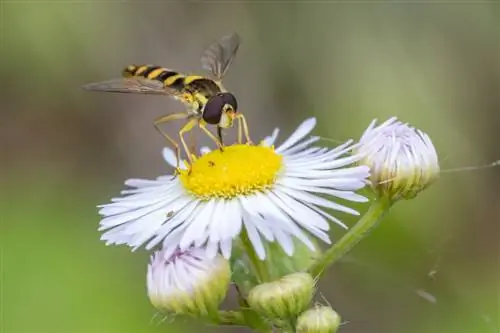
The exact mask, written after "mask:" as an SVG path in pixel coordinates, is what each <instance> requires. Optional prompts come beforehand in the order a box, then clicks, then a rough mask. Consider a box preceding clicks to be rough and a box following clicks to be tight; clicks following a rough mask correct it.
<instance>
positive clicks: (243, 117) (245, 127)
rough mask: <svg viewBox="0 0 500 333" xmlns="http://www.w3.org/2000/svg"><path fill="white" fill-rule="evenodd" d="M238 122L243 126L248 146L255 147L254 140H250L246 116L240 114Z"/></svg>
mask: <svg viewBox="0 0 500 333" xmlns="http://www.w3.org/2000/svg"><path fill="white" fill-rule="evenodd" d="M237 118H238V121H239V122H240V123H241V124H242V125H243V131H244V133H245V139H246V140H247V144H249V145H253V141H252V139H250V133H249V131H248V125H247V120H246V119H245V116H244V115H243V114H241V113H240V114H238V116H237Z"/></svg>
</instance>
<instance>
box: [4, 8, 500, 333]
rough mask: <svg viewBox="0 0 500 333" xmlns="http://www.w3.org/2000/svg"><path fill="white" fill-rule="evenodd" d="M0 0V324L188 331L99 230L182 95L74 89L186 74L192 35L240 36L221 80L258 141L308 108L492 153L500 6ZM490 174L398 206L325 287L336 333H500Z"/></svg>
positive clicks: (27, 328) (449, 162) (154, 157)
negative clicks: (158, 122) (157, 71)
mask: <svg viewBox="0 0 500 333" xmlns="http://www.w3.org/2000/svg"><path fill="white" fill-rule="evenodd" d="M0 6H1V7H0V8H1V17H0V20H1V28H2V31H1V38H2V39H1V45H0V47H1V56H2V57H1V64H0V74H1V76H0V78H1V79H0V80H1V90H0V101H1V104H0V105H1V112H0V136H1V140H2V144H3V148H4V149H3V151H4V154H2V158H1V167H2V170H1V180H0V182H1V195H2V197H1V201H0V204H1V207H0V208H1V210H0V211H1V216H0V217H1V223H2V229H1V260H2V262H1V267H0V269H1V281H0V282H1V289H0V292H1V298H0V301H1V303H0V314H1V315H0V321H1V323H0V331H1V332H8V333H31V332H33V333H35V332H50V333H58V332H71V333H73V332H79V333H80V332H81V333H83V332H85V333H87V332H92V333H94V332H95V333H97V332H99V333H100V332H141V333H145V332H182V331H185V332H189V331H192V330H194V328H193V326H186V325H191V324H189V323H181V324H182V325H177V324H176V325H175V326H174V325H173V324H171V323H169V322H168V321H167V322H161V321H162V317H161V316H158V315H155V314H156V312H155V310H154V309H153V307H152V306H151V305H150V304H149V302H148V299H147V296H146V293H145V269H146V264H147V261H148V253H146V251H143V250H141V251H138V252H136V253H130V250H129V249H128V248H126V247H116V246H113V247H106V246H105V245H104V244H103V242H101V241H99V237H100V234H99V233H98V232H97V225H98V222H99V216H98V215H97V209H96V208H95V206H96V205H98V204H101V203H106V202H108V200H109V199H110V197H112V196H115V195H117V194H118V191H119V190H120V189H121V188H122V184H123V181H124V180H125V179H127V178H136V177H156V176H157V175H160V174H163V173H167V172H170V170H169V169H168V168H167V167H166V165H165V163H163V161H162V158H161V154H160V152H161V149H162V147H163V146H164V145H165V142H164V140H163V139H162V137H161V136H159V135H158V134H157V133H156V132H155V131H154V130H153V127H152V125H151V122H152V120H153V119H154V118H156V117H158V116H160V115H162V114H164V113H165V112H172V111H178V110H179V108H180V107H182V106H181V105H179V104H177V103H176V102H171V101H169V100H166V99H165V98H162V97H151V96H137V95H135V96H133V95H121V94H116V95H115V94H99V93H90V92H85V91H82V89H81V88H80V87H81V85H82V84H85V83H88V82H91V81H100V80H105V79H110V78H113V77H118V76H119V75H120V73H121V70H122V68H123V67H124V66H126V65H128V64H130V63H157V64H159V65H163V66H166V67H170V68H174V69H178V70H182V71H187V72H194V73H197V72H198V71H199V69H200V64H199V56H200V54H201V51H202V49H203V48H204V47H205V46H207V45H208V43H210V42H211V41H212V40H214V39H215V38H218V37H219V36H221V35H224V34H227V33H230V32H232V31H237V32H238V33H239V34H240V35H241V36H242V38H243V44H242V46H241V48H240V51H239V54H238V57H237V59H236V60H235V62H234V63H233V66H232V68H231V70H230V71H229V74H228V77H227V78H226V80H225V82H226V86H227V87H228V88H229V89H230V90H232V91H234V93H235V94H236V95H237V96H238V98H239V100H240V106H241V110H242V111H243V112H245V114H246V115H247V117H248V119H249V123H250V127H251V132H252V133H253V136H254V137H259V136H264V135H267V134H268V133H270V132H271V131H272V129H273V128H274V127H275V126H279V127H281V128H282V132H281V133H282V134H288V133H290V132H291V131H292V130H293V128H294V127H295V126H297V125H298V124H299V123H300V122H301V121H302V120H304V119H305V118H307V117H310V116H316V117H317V118H318V120H319V127H318V128H317V129H316V133H318V134H319V135H323V136H325V137H329V138H332V139H335V140H345V139H347V138H351V137H352V138H357V137H359V136H360V135H361V133H362V131H363V130H364V128H365V127H366V126H367V125H368V124H369V122H370V121H371V120H372V119H373V118H378V119H381V120H385V119H386V118H388V117H390V116H393V115H395V116H398V117H400V119H401V120H402V121H407V122H410V123H411V124H413V125H414V126H417V127H419V128H421V129H422V130H424V131H425V132H427V133H428V134H429V135H430V136H431V138H432V139H433V141H434V143H435V145H436V147H437V149H438V151H439V153H440V159H441V163H442V167H443V168H444V169H446V168H454V167H457V166H463V165H471V164H483V163H487V162H489V161H493V160H495V159H498V158H499V156H500V148H499V142H500V140H499V129H500V6H498V5H497V4H494V3H490V4H487V3H483V4H478V3H476V4H475V3H473V2H471V3H468V4H466V3H455V4H438V3H426V4H424V3H422V4H417V3H405V2H399V1H398V2H392V3H387V4H383V3H380V2H378V3H376V4H375V3H372V4H370V3H368V2H363V3H335V2H331V3H327V2H324V3H313V2H309V3H308V2H303V3H292V2H285V1H283V2H272V3H271V2H259V3H252V2H249V1H248V2H237V3H236V2H235V3H231V2H213V1H201V2H188V1H185V2H146V1H145V2H139V1H137V2H134V1H129V2H122V1H90V0H89V1H68V2H64V1H39V2H36V1H3V2H0ZM177 126H178V125H173V126H170V127H168V130H169V131H172V133H175V130H176V129H177V128H178V127H177ZM200 138H201V136H200ZM282 138H283V136H282ZM326 144H328V145H331V143H329V142H327V143H326ZM499 184H500V172H499V169H486V170H481V171H473V172H462V173H448V174H443V175H442V177H441V179H440V180H439V182H438V183H437V184H435V185H434V186H432V187H431V188H430V189H429V190H427V191H425V192H423V193H422V194H421V195H420V196H419V197H417V198H416V199H415V200H412V201H407V202H401V203H399V204H398V205H396V206H395V207H394V209H393V210H392V211H391V213H390V214H389V215H388V217H387V218H386V219H385V220H384V222H383V224H382V225H381V226H380V227H379V228H378V229H377V230H376V231H375V232H374V233H373V234H372V235H371V236H370V237H369V239H367V240H366V241H365V242H363V243H362V244H360V246H359V247H357V248H356V249H355V251H353V252H352V253H351V254H350V256H349V257H348V258H346V260H345V261H344V262H343V263H341V264H339V265H337V266H335V267H333V268H332V270H331V272H330V274H329V275H328V277H327V278H325V280H324V281H322V283H321V285H320V289H321V292H322V294H323V295H324V297H325V298H326V299H328V301H329V302H330V303H331V304H332V306H333V307H334V308H335V309H336V310H337V311H338V312H339V313H340V314H341V315H342V317H343V319H344V320H346V321H348V323H347V324H345V325H344V326H343V327H342V330H341V332H343V333H358V332H360V333H361V332H370V333H378V332H380V333H392V332H404V333H414V332H415V333H442V332H453V333H461V332H464V333H483V332H484V333H495V332H496V333H498V332H500V328H499V312H500V310H499V297H500V294H499V293H500V291H499V281H500V272H499V270H500V259H499V255H500V250H499V245H498V244H499V240H500V235H499V228H500V209H499V207H500V195H499V194H500V186H499ZM359 208H360V209H361V210H364V209H366V206H360V207H359ZM343 218H344V217H343ZM344 220H345V221H346V222H348V223H349V224H350V225H352V223H354V222H355V220H354V219H352V218H349V217H345V218H344ZM332 233H333V237H334V239H335V238H338V237H340V235H341V233H342V230H340V229H338V228H333V230H332ZM210 330H212V331H214V332H215V331H216V330H217V331H218V332H221V331H226V332H241V331H242V330H238V329H229V328H223V329H218V328H213V329H210Z"/></svg>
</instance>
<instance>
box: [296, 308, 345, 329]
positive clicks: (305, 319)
mask: <svg viewBox="0 0 500 333" xmlns="http://www.w3.org/2000/svg"><path fill="white" fill-rule="evenodd" d="M339 327H340V316H339V315H338V314H337V312H335V311H334V310H333V309H332V308H330V307H328V306H318V307H315V308H313V309H309V310H307V311H306V312H304V313H303V314H301V315H300V316H299V318H298V319H297V326H296V331H297V333H335V332H337V330H338V328H339Z"/></svg>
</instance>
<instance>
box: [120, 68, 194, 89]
mask: <svg viewBox="0 0 500 333" xmlns="http://www.w3.org/2000/svg"><path fill="white" fill-rule="evenodd" d="M123 76H125V77H132V76H138V77H144V78H146V79H149V80H155V81H160V82H161V83H163V84H164V85H165V87H169V88H173V89H176V90H182V88H184V85H185V84H184V79H185V78H186V75H184V74H180V73H177V72H175V71H172V70H169V69H166V68H163V67H160V66H155V65H130V66H128V67H126V68H125V69H124V70H123Z"/></svg>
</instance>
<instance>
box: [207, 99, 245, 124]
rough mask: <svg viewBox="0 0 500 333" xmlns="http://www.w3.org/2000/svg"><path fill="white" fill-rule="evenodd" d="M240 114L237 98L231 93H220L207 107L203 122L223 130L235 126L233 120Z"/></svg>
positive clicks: (210, 100)
mask: <svg viewBox="0 0 500 333" xmlns="http://www.w3.org/2000/svg"><path fill="white" fill-rule="evenodd" d="M237 113H238V102H237V101H236V97H234V95H233V94H231V93H229V92H223V93H218V94H217V95H215V96H213V97H211V98H210V99H209V100H208V102H207V104H206V105H205V108H204V111H203V120H205V121H206V122H207V123H209V124H212V125H219V127H221V128H228V127H231V126H232V125H233V120H234V118H235V117H236V115H237Z"/></svg>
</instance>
